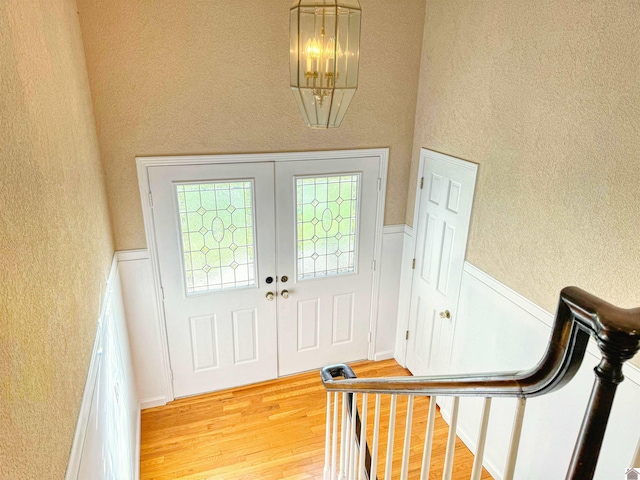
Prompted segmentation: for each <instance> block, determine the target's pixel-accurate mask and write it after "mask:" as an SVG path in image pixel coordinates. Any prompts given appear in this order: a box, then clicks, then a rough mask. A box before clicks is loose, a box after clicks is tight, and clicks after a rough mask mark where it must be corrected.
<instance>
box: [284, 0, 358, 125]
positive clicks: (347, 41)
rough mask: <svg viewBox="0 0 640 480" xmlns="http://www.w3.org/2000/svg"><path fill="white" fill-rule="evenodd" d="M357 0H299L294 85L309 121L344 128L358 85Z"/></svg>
mask: <svg viewBox="0 0 640 480" xmlns="http://www.w3.org/2000/svg"><path fill="white" fill-rule="evenodd" d="M360 17H361V10H360V3H359V2H358V0H294V2H293V6H292V7H291V20H290V24H289V29H290V30H289V33H290V41H291V49H290V53H291V60H290V67H291V90H292V91H293V95H294V96H295V98H296V100H297V102H298V107H300V112H301V113H302V118H303V119H304V122H305V124H306V125H307V126H308V127H311V128H332V127H339V126H340V124H341V123H342V119H343V118H344V115H345V113H346V112H347V107H348V106H349V103H350V102H351V99H352V98H353V96H354V95H355V93H356V89H357V88H358V62H359V59H360Z"/></svg>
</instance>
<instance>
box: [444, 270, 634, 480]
mask: <svg viewBox="0 0 640 480" xmlns="http://www.w3.org/2000/svg"><path fill="white" fill-rule="evenodd" d="M552 321H553V315H552V314H551V313H549V312H547V311H545V310H543V309H541V308H540V307H538V306H537V305H535V304H533V303H531V302H530V301H529V300H527V299H526V298H524V297H522V296H521V295H519V294H518V293H516V292H514V291H513V290H511V289H509V288H508V287H506V286H505V285H503V284H501V283H500V282H498V281H497V280H495V279H494V278H492V277H490V276H489V275H487V274H486V273H484V272H483V271H481V270H479V269H477V268H476V267H474V266H473V265H471V264H469V263H466V264H465V268H464V275H463V279H462V288H461V292H460V301H459V307H458V318H457V320H456V325H455V335H454V346H453V354H452V359H451V373H479V372H496V371H509V370H520V369H528V368H531V367H533V366H534V365H536V364H537V362H538V360H540V358H541V357H542V354H543V352H544V350H545V348H546V345H547V342H548V339H549V336H550V333H551V324H552ZM599 359H600V354H599V351H598V349H597V347H596V345H595V342H591V344H590V345H589V347H588V350H587V354H586V355H585V359H584V361H583V364H582V367H581V368H580V370H579V372H578V373H577V374H576V376H575V377H574V379H573V380H572V381H571V382H570V383H569V384H568V385H567V386H565V387H564V388H562V389H560V390H559V391H557V392H554V393H551V394H548V395H544V396H542V397H536V398H532V399H529V400H528V401H527V407H526V412H525V416H524V427H523V432H522V440H521V444H520V453H519V455H518V461H517V465H516V471H515V478H516V479H518V480H539V479H556V478H564V476H565V474H566V470H567V467H568V464H569V459H570V457H571V453H572V449H573V446H574V444H575V441H576V437H577V434H578V430H579V426H580V423H581V420H582V416H583V414H584V410H585V407H586V404H587V401H588V399H589V394H590V391H591V387H592V384H593V379H594V374H593V368H594V367H595V366H596V365H597V363H598V362H599ZM624 374H625V377H626V379H625V381H624V382H622V384H620V386H619V387H618V391H617V394H616V398H615V401H614V405H613V410H612V413H611V418H610V420H609V424H608V427H607V432H606V435H605V439H604V444H603V447H602V452H601V454H600V460H599V462H598V468H597V470H596V476H595V478H596V479H601V480H610V479H615V478H624V472H625V468H628V467H630V466H631V465H630V463H631V459H632V455H633V453H634V449H635V446H636V444H637V442H638V436H639V435H640V407H639V405H640V370H639V369H638V368H636V367H634V366H633V365H630V364H628V365H625V369H624ZM481 403H482V400H481V399H468V398H463V399H461V402H460V412H459V418H458V434H459V436H460V437H461V438H462V439H463V440H464V441H465V443H466V444H467V445H468V446H469V447H470V449H471V450H472V451H475V443H476V439H477V433H478V428H479V424H480V411H481ZM442 410H443V414H444V416H445V419H448V402H444V405H443V409H442ZM514 410H515V400H513V399H494V401H493V403H492V406H491V419H490V422H489V433H488V436H487V445H486V449H485V467H486V468H487V470H488V471H489V472H490V473H491V474H492V475H493V476H494V478H496V479H501V478H502V473H503V469H504V465H505V461H506V452H507V444H508V441H509V435H510V431H511V425H512V420H513V414H514Z"/></svg>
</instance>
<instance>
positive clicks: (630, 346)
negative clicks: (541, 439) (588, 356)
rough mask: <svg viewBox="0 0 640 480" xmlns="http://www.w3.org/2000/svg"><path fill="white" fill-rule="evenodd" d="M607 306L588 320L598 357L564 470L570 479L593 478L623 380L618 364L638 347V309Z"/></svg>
mask: <svg viewBox="0 0 640 480" xmlns="http://www.w3.org/2000/svg"><path fill="white" fill-rule="evenodd" d="M608 307H609V305H606V307H605V308H603V309H602V311H599V312H597V313H595V314H594V315H593V317H592V318H591V322H590V323H591V325H590V327H591V328H592V329H593V330H594V331H593V332H592V333H595V335H594V336H595V339H596V342H597V344H598V347H599V349H600V352H601V353H602V360H601V361H600V364H599V365H598V366H597V367H596V368H595V369H594V372H595V377H596V378H595V381H594V384H593V388H592V390H591V397H590V398H589V404H588V405H587V410H586V412H585V415H584V418H583V420H582V426H581V428H580V433H579V434H578V439H577V442H576V445H575V447H574V450H573V455H572V457H571V463H570V464H569V470H568V471H567V477H566V478H567V479H571V480H584V479H591V478H593V475H594V473H595V470H596V464H597V462H598V457H599V455H600V449H601V447H602V440H603V438H604V433H605V430H606V428H607V422H608V420H609V414H610V412H611V407H612V405H613V398H614V396H615V392H616V388H617V387H618V384H619V383H621V382H622V381H623V380H624V375H623V374H622V365H623V364H624V362H626V361H627V360H629V359H630V358H632V357H633V356H634V355H635V354H636V352H638V349H639V348H640V322H639V320H640V315H639V314H640V310H639V309H635V310H622V309H616V308H615V307H614V308H613V309H611V310H610V309H609V308H608Z"/></svg>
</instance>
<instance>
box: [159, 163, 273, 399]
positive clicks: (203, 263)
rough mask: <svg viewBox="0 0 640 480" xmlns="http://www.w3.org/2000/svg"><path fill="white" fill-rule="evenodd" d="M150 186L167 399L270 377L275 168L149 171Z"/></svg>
mask: <svg viewBox="0 0 640 480" xmlns="http://www.w3.org/2000/svg"><path fill="white" fill-rule="evenodd" d="M149 183H150V188H151V193H152V199H153V200H152V201H153V220H154V228H155V234H156V242H157V249H158V258H159V266H160V277H161V284H162V288H163V296H164V308H165V319H166V327H167V337H168V345H169V355H170V361H171V368H172V373H173V386H174V394H175V396H176V397H181V396H187V395H195V394H198V393H202V392H209V391H212V390H220V389H224V388H229V387H232V386H236V385H242V384H248V383H253V382H258V381H262V380H266V379H271V378H275V377H276V376H277V354H276V342H277V334H276V302H275V301H274V300H272V301H269V300H268V299H267V298H266V296H267V293H268V292H269V291H271V290H273V287H275V282H274V283H272V284H269V283H267V282H266V281H265V279H266V278H267V277H269V276H271V277H274V279H275V275H276V271H275V267H276V265H275V214H274V195H273V187H274V175H273V164H272V163H252V164H215V165H190V166H154V167H151V168H149ZM273 292H274V295H275V290H273Z"/></svg>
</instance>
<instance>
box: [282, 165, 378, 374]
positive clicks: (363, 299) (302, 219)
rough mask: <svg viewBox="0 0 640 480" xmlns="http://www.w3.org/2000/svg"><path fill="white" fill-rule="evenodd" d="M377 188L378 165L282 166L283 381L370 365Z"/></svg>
mask: <svg viewBox="0 0 640 480" xmlns="http://www.w3.org/2000/svg"><path fill="white" fill-rule="evenodd" d="M377 185H378V159H377V158H371V157H370V158H359V159H350V160H349V161H348V162H346V161H344V160H324V161H322V162H310V161H297V162H279V163H277V164H276V205H277V212H278V274H279V279H278V280H279V293H280V295H279V297H278V365H279V373H280V375H287V374H290V373H296V372H301V371H305V370H310V369H312V368H318V367H322V366H325V365H328V364H331V363H337V362H343V363H344V362H347V361H352V360H360V359H364V358H367V353H368V348H369V340H368V334H369V324H370V318H371V317H370V313H371V286H372V281H373V258H374V238H375V220H376V204H377V196H378V191H377ZM285 277H286V278H287V281H286V282H285V281H284V280H285ZM285 291H286V292H285ZM283 293H285V296H283V295H282V294H283ZM285 297H286V298H285Z"/></svg>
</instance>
